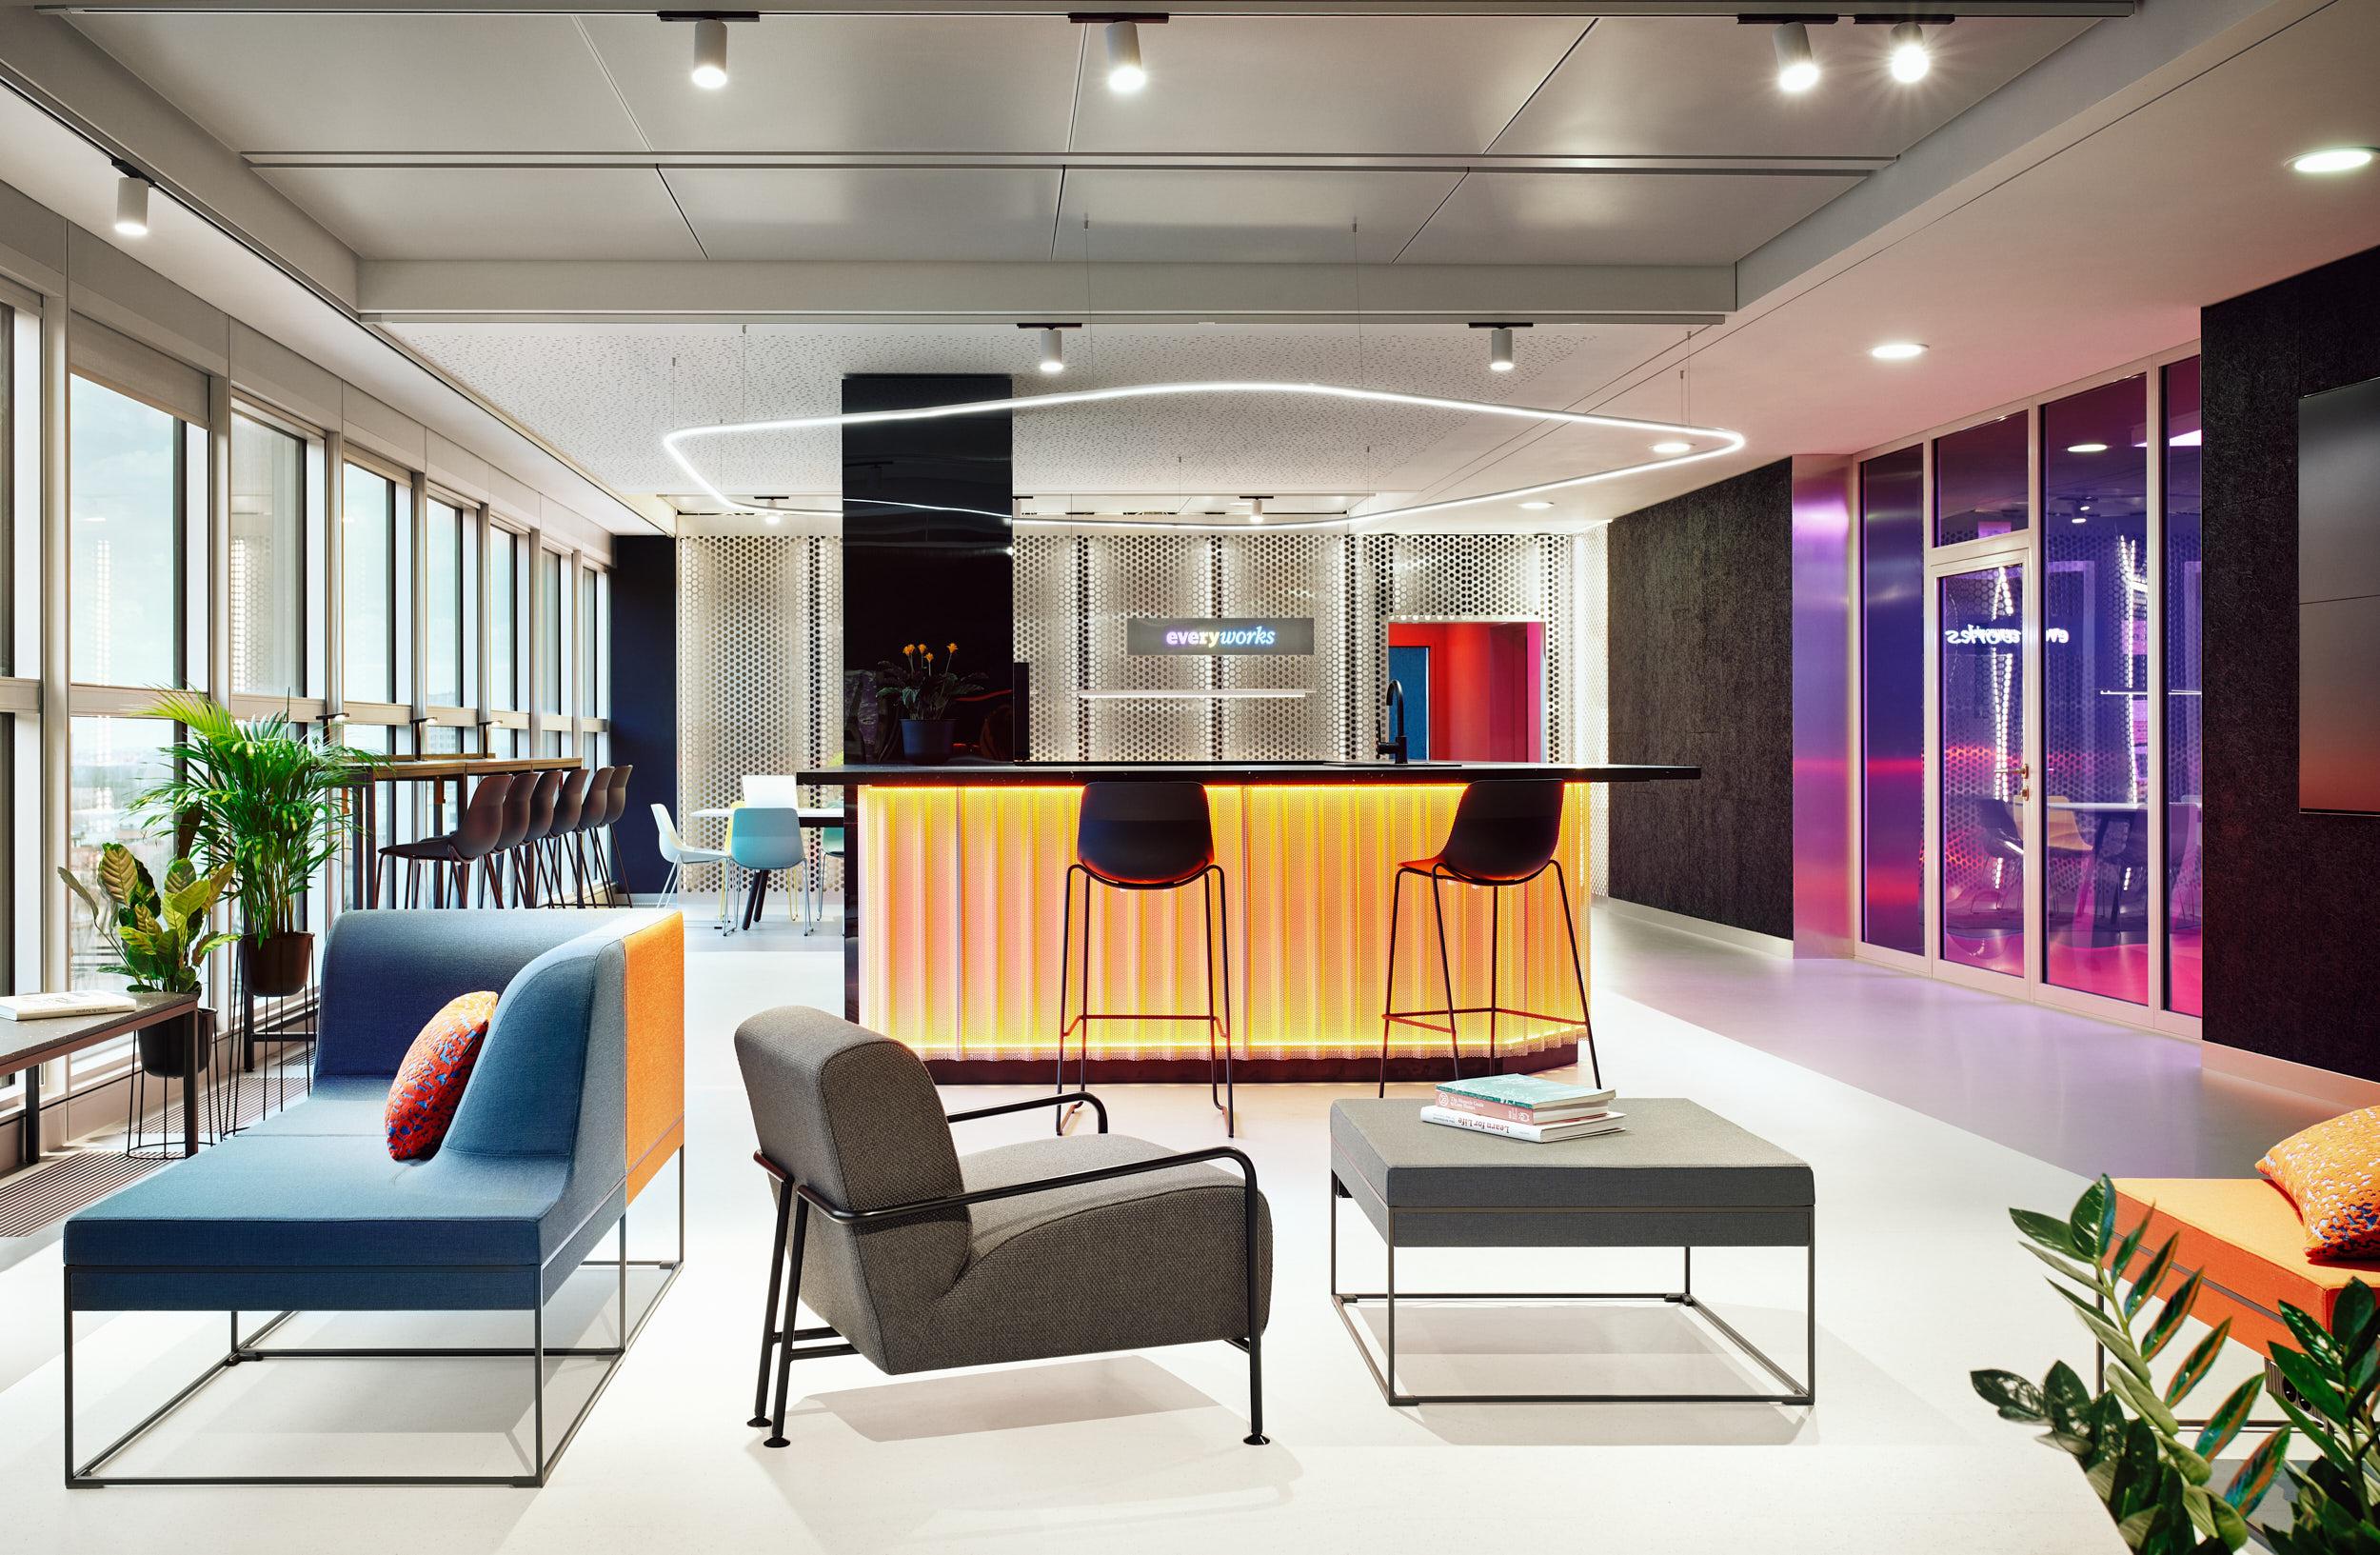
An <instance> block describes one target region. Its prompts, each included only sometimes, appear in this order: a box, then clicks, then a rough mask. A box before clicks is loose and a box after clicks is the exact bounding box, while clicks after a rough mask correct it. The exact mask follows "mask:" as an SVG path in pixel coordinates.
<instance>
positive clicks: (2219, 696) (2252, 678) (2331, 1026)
mask: <svg viewBox="0 0 2380 1555" xmlns="http://www.w3.org/2000/svg"><path fill="white" fill-rule="evenodd" d="M2200 335H2201V340H2202V343H2203V350H2202V357H2201V360H2202V364H2203V373H2204V384H2205V389H2204V395H2205V417H2206V454H2205V466H2204V479H2205V483H2206V485H2205V491H2206V554H2207V558H2208V565H2207V575H2206V774H2207V797H2206V803H2207V807H2206V826H2207V841H2206V886H2207V897H2206V915H2207V966H2206V1016H2205V1033H2206V1037H2207V1040H2208V1041H2210V1042H2218V1043H2222V1044H2224V1045H2226V1046H2228V1047H2244V1048H2248V1049H2251V1050H2252V1051H2255V1052H2260V1053H2266V1054H2270V1055H2271V1056H2272V1057H2275V1058H2285V1059H2291V1060H2293V1061H2295V1062H2297V1063H2300V1064H2311V1065H2314V1066H2316V1067H2321V1068H2326V1069H2338V1070H2343V1071H2345V1072H2347V1073H2349V1074H2354V1075H2360V1076H2362V1077H2364V1078H2366V1079H2380V954H2375V953H2374V943H2375V930H2374V927H2373V924H2374V919H2373V908H2374V904H2375V902H2380V817H2350V816H2328V815H2304V814H2300V813H2299V812H2298V808H2297V402H2298V400H2299V398H2301V397H2302V396H2304V395H2307V394H2311V393H2316V392H2319V391H2320V390H2323V389H2337V388H2340V387H2341V386H2343V385H2347V384H2351V383H2356V382H2360V381H2361V380H2363V379H2366V378H2371V377H2375V376H2380V249H2370V250H2368V251H2367V252H2364V253H2361V254H2356V255H2354V256H2352V257H2350V258H2347V259H2343V260H2340V261H2339V262H2337V263H2336V264H2333V265H2327V266H2325V267H2323V268H2322V269H2316V270H2310V271H2308V272H2307V273H2305V274H2303V275H2298V276H2293V277H2291V279H2289V280H2287V281H2282V282H2278V283H2276V284H2274V285H2272V286H2269V287H2266V288H2264V289H2261V290H2257V291H2251V292H2249V293H2248V294H2247V295H2246V296H2242V297H2234V298H2232V299H2231V301H2229V302H2225V303H2219V304H2217V305H2215V306H2214V307H2212V308H2209V309H2205V311H2204V313H2203V315H2202V316H2201V320H2200ZM2373 432H2374V435H2380V427H2376V428H2374V429H2373Z"/></svg>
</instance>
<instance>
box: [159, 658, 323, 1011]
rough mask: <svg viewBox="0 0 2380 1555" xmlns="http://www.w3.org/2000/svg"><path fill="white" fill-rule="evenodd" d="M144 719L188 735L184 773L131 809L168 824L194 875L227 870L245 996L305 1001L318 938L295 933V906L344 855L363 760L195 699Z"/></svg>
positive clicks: (270, 721) (271, 721)
mask: <svg viewBox="0 0 2380 1555" xmlns="http://www.w3.org/2000/svg"><path fill="white" fill-rule="evenodd" d="M148 711H149V713H150V714H151V715H153V716H155V717H160V718H170V719H172V720H173V721H174V722H175V723H177V724H180V725H181V726H182V727H183V728H184V729H185V730H186V731H187V732H186V733H185V735H184V738H183V740H182V742H181V743H180V744H178V745H176V746H174V747H173V748H172V749H171V750H170V751H169V752H168V753H169V755H171V756H172V757H173V758H174V759H175V765H176V768H177V770H178V773H179V775H178V776H175V777H173V778H169V779H167V780H166V781H164V782H161V783H157V784H154V785H152V786H151V787H149V788H148V789H147V790H146V791H145V792H143V793H142V794H141V796H140V797H139V798H138V799H136V800H135V801H133V808H134V809H136V810H145V811H148V812H149V813H151V814H155V815H158V816H160V817H162V818H165V819H167V820H168V821H169V822H170V824H171V825H172V826H173V827H175V829H176V831H177V834H179V835H182V836H185V837H187V839H188V841H187V851H188V853H189V855H190V857H191V858H192V859H193V860H195V861H196V864H197V866H198V867H200V868H203V869H208V870H224V869H228V870H229V871H230V877H231V880H232V887H231V889H232V894H233V895H234V897H235V898H236V899H237V900H238V902H239V904H240V929H241V947H240V949H241V956H242V964H243V970H244V971H245V972H246V974H247V979H248V987H249V988H250V989H251V990H253V991H254V992H256V993H258V994H262V995H266V996H268V997H272V998H281V997H286V996H287V995H289V994H292V993H296V992H299V991H300V990H302V989H303V988H304V987H306V986H307V982H308V981H309V980H310V978H311V975H312V971H313V963H314V936H313V935H312V934H310V933H307V932H306V931H305V930H303V929H301V928H300V927H298V922H299V921H298V899H299V898H300V897H301V896H302V895H303V894H304V893H305V891H306V889H307V886H308V885H309V884H310V883H311V882H312V880H313V878H314V874H315V872H316V871H317V870H319V869H321V868H322V867H323V866H324V865H325V864H327V862H329V860H330V859H331V857H332V856H333V855H334V854H335V853H336V852H337V851H338V847H339V834H340V827H341V824H342V821H343V820H344V799H345V794H346V790H347V787H349V786H350V785H351V784H352V783H353V782H354V776H355V768H356V767H357V765H358V764H359V762H360V761H361V760H362V759H363V758H362V757H361V755H360V754H359V753H358V752H356V751H353V750H349V749H347V748H345V747H344V746H336V745H331V744H329V743H328V742H327V741H325V742H317V741H314V740H311V739H309V738H307V735H306V734H305V733H304V732H303V731H302V730H300V729H299V728H297V727H296V726H295V725H293V724H291V723H290V722H289V720H288V717H287V716H286V715H284V714H282V713H277V712H276V713H268V714H267V715H265V716H264V717H262V718H250V719H245V720H244V719H239V718H234V717H233V716H232V715H231V713H230V712H229V711H228V709H226V708H224V707H223V706H222V704H220V703H218V702H216V701H215V700H214V699H213V698H211V697H208V696H206V695H203V694H202V693H200V692H197V691H168V692H166V693H164V694H163V695H161V696H159V697H158V699H157V701H156V704H155V706H153V707H151V708H149V709H148Z"/></svg>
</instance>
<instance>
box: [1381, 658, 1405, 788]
mask: <svg viewBox="0 0 2380 1555" xmlns="http://www.w3.org/2000/svg"><path fill="white" fill-rule="evenodd" d="M1383 718H1384V720H1387V721H1393V725H1394V727H1395V728H1396V730H1397V733H1396V736H1395V738H1393V739H1387V740H1382V741H1381V742H1380V743H1379V745H1378V748H1376V750H1375V754H1378V755H1382V756H1386V757H1387V758H1388V759H1389V760H1390V761H1393V762H1395V763H1396V764H1397V765H1398V766H1399V767H1402V766H1404V765H1405V750H1406V745H1405V688H1404V685H1403V683H1401V682H1399V681H1398V680H1396V679H1394V678H1392V679H1391V680H1390V681H1389V683H1388V700H1387V710H1386V712H1385V713H1384V714H1383Z"/></svg>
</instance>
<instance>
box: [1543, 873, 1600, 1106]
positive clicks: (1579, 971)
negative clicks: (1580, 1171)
mask: <svg viewBox="0 0 2380 1555" xmlns="http://www.w3.org/2000/svg"><path fill="white" fill-rule="evenodd" d="M1554 885H1555V887H1556V888H1557V890H1559V891H1560V892H1561V893H1562V927H1564V928H1566V929H1568V930H1569V931H1570V975H1571V977H1572V978H1573V979H1574V980H1575V981H1576V982H1577V985H1578V1027H1579V1029H1580V1030H1582V1031H1584V1032H1585V1033H1586V1036H1587V1072H1588V1073H1589V1074H1591V1075H1593V1076H1594V1077H1595V1088H1596V1089H1597V1090H1601V1089H1602V1088H1603V1063H1602V1060H1601V1059H1599V1058H1597V1056H1596V1051H1595V1016H1594V1014H1593V1013H1592V1012H1591V1011H1590V1010H1589V1009H1588V1007H1587V973H1586V968H1585V967H1584V966H1583V965H1581V963H1580V962H1579V960H1578V920H1577V919H1576V918H1573V917H1572V916H1571V915H1570V881H1569V880H1568V879H1567V878H1566V877H1565V876H1564V875H1563V873H1562V864H1561V860H1559V859H1556V860H1555V861H1554Z"/></svg>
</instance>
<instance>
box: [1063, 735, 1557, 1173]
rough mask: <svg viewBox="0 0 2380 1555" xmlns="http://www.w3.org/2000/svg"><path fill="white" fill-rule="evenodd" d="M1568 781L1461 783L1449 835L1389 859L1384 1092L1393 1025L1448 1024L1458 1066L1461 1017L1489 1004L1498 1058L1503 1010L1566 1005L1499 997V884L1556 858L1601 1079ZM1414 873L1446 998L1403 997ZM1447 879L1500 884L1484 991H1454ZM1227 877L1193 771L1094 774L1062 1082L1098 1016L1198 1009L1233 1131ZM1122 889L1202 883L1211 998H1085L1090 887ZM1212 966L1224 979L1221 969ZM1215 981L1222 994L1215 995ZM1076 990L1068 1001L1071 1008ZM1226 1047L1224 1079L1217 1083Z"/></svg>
mask: <svg viewBox="0 0 2380 1555" xmlns="http://www.w3.org/2000/svg"><path fill="white" fill-rule="evenodd" d="M1562 798H1563V785H1562V784H1561V782H1560V781H1559V780H1558V779H1554V778H1516V779H1510V780H1497V781H1493V782H1485V783H1474V784H1469V785H1467V786H1465V787H1464V788H1463V792H1462V799H1461V801H1460V802H1459V803H1458V805H1457V806H1456V807H1455V819H1454V823H1453V825H1452V826H1450V827H1448V828H1447V833H1446V841H1445V843H1444V844H1443V845H1442V846H1441V847H1439V848H1438V851H1437V852H1436V853H1433V854H1431V855H1430V856H1429V857H1427V858H1420V859H1406V860H1404V861H1402V862H1400V863H1399V864H1398V866H1397V875H1396V884H1395V885H1394V886H1393V887H1391V888H1390V893H1389V909H1388V987H1387V990H1386V992H1385V993H1383V994H1382V996H1381V999H1380V1071H1379V1082H1378V1093H1379V1094H1380V1095H1383V1096H1385V1095H1386V1094H1387V1093H1388V1040H1389V1031H1390V1027H1394V1026H1398V1025H1404V1026H1418V1027H1424V1028H1426V1029H1429V1030H1432V1031H1443V1032H1444V1033H1445V1034H1446V1056H1447V1059H1448V1061H1449V1063H1450V1064H1451V1065H1452V1066H1453V1067H1454V1072H1455V1078H1456V1079H1458V1080H1459V1079H1461V1078H1462V1050H1461V1046H1460V1027H1461V1019H1460V1018H1461V1017H1462V1016H1465V1015H1484V1016H1486V1017H1487V1027H1488V1054H1487V1056H1488V1065H1489V1068H1490V1071H1491V1072H1493V1071H1494V1069H1495V1068H1496V1067H1497V1063H1498V1058H1497V1022H1498V1021H1499V1019H1501V1018H1505V1017H1510V1018H1513V1019H1517V1020H1531V1021H1557V1020H1563V1019H1566V1018H1567V1017H1564V1016H1559V1015H1550V1014H1546V1013H1544V1012H1542V1011H1538V1010H1529V1009H1521V1008H1518V1007H1513V1006H1508V1005H1505V1004H1503V1003H1502V1002H1501V1000H1500V997H1499V991H1500V990H1499V987H1498V982H1497V979H1498V974H1499V972H1500V969H1501V968H1500V967H1499V966H1498V960H1499V958H1498V956H1497V950H1498V949H1499V948H1500V941H1501V938H1502V931H1503V893H1504V892H1505V891H1508V890H1514V889H1517V888H1518V887H1522V886H1526V885H1528V884H1529V883H1530V882H1531V881H1534V880H1536V879H1537V877H1538V876H1539V875H1541V874H1544V873H1546V872H1547V871H1549V870H1550V871H1552V873H1553V876H1554V884H1555V887H1556V888H1557V890H1559V891H1560V893H1561V904H1562V927H1564V928H1565V929H1567V930H1568V931H1569V934H1570V969H1571V976H1572V978H1573V979H1574V980H1575V982H1576V983H1577V988H1578V1026H1579V1030H1580V1033H1581V1035H1582V1036H1583V1037H1584V1038H1585V1040H1586V1048H1587V1065H1588V1068H1589V1072H1591V1073H1592V1074H1593V1075H1594V1077H1595V1083H1596V1085H1597V1086H1598V1087H1600V1086H1601V1085H1602V1084H1603V1066H1602V1062H1601V1060H1600V1059H1599V1057H1598V1056H1597V1053H1596V1048H1595V1024H1594V1021H1593V1019H1592V1018H1591V1017H1590V1015H1589V1013H1588V1008H1587V979H1586V973H1585V970H1584V968H1583V967H1581V965H1580V962H1579V957H1578V927H1577V920H1575V919H1574V918H1573V917H1572V916H1571V910H1570V882H1569V880H1568V878H1567V877H1566V876H1565V874H1564V872H1563V870H1562V866H1561V861H1560V860H1559V859H1558V858H1557V857H1556V856H1555V855H1556V853H1557V852H1558V851H1559V849H1560V846H1561V829H1562ZM1078 874H1080V875H1081V877H1082V882H1083V885H1082V973H1081V993H1080V996H1079V998H1074V999H1072V1000H1071V1001H1070V997H1069V995H1070V993H1071V992H1072V990H1071V989H1070V987H1069V984H1070V983H1071V982H1072V981H1073V977H1072V973H1073V956H1074V898H1075V889H1074V887H1075V877H1076V876H1077V875H1078ZM1408 877H1412V878H1416V879H1420V880H1426V881H1428V882H1429V883H1430V905H1431V908H1432V916H1433V917H1434V919H1435V921H1436V925H1437V928H1438V974H1439V977H1440V979H1441V982H1440V987H1442V988H1443V989H1444V990H1445V995H1446V1002H1445V1004H1444V1005H1443V1006H1438V1007H1429V1008H1421V1009H1398V1008H1396V1007H1395V1001H1396V990H1397V927H1398V918H1399V916H1400V914H1401V912H1402V908H1403V905H1404V887H1405V881H1406V879H1407V878H1408ZM1449 882H1452V883H1454V884H1456V885H1460V886H1471V887H1480V888H1484V889H1486V890H1488V891H1490V892H1492V893H1494V894H1493V895H1492V896H1491V897H1490V899H1489V908H1488V947H1489V949H1488V955H1489V961H1488V995H1487V1003H1486V1004H1484V1005H1463V1006H1458V1005H1456V1003H1455V973H1454V962H1453V958H1452V956H1451V954H1450V953H1449V951H1448V949H1447V945H1446V906H1445V898H1444V895H1443V892H1442V890H1441V887H1443V886H1445V885H1446V884H1447V883H1449ZM1230 884H1231V883H1230V880H1229V878H1228V876H1227V875H1226V874H1225V873H1224V870H1223V867H1222V866H1220V864H1217V863H1216V862H1215V831H1214V823H1213V821H1212V819H1211V817H1210V816H1209V815H1208V813H1207V806H1206V789H1205V787H1203V786H1201V785H1200V784H1197V783H1187V782H1160V783H1093V784H1089V785H1086V786H1085V787H1084V788H1083V790H1082V811H1081V820H1080V821H1079V823H1078V824H1077V827H1076V831H1075V858H1074V862H1073V863H1072V864H1070V865H1068V866H1067V867H1066V907H1065V916H1064V919H1063V925H1064V927H1063V929H1062V931H1061V932H1062V935H1063V938H1062V941H1061V949H1060V956H1059V995H1058V1090H1059V1093H1060V1094H1061V1095H1062V1094H1064V1092H1065V1089H1066V1044H1067V1042H1068V1041H1069V1040H1073V1041H1075V1042H1076V1043H1078V1044H1079V1049H1078V1050H1079V1054H1080V1057H1079V1061H1078V1067H1077V1076H1078V1079H1077V1084H1078V1088H1080V1089H1082V1090H1086V1091H1087V1090H1088V1089H1089V1088H1090V1063H1091V1050H1090V1049H1091V1038H1090V1027H1091V1023H1092V1022H1094V1021H1179V1022H1184V1023H1189V1022H1202V1023H1204V1025H1205V1026H1206V1028H1207V1048H1206V1052H1207V1059H1206V1063H1207V1096H1208V1100H1209V1101H1211V1102H1212V1103H1213V1104H1214V1106H1215V1107H1216V1110H1218V1111H1220V1112H1221V1113H1222V1114H1223V1131H1224V1134H1225V1135H1226V1136H1227V1137H1228V1136H1231V1135H1235V1134H1237V1132H1238V1131H1239V1130H1238V1114H1237V1109H1236V1107H1235V1106H1234V1099H1233V1094H1232V1083H1231V1049H1232V1035H1231V952H1230V941H1231V892H1230ZM1097 886H1103V887H1108V888H1110V889H1112V890H1119V891H1127V892H1132V891H1168V890H1180V889H1183V888H1185V887H1191V886H1197V887H1200V892H1201V906H1202V907H1203V908H1204V911H1203V913H1202V918H1203V921H1204V926H1205V929H1206V1008H1205V1009H1203V1010H1176V1011H1168V1012H1153V1011H1138V1010H1136V1011H1118V1010H1094V1009H1092V1008H1091V1007H1090V1002H1091V959H1092V944H1093V929H1094V927H1096V925H1097V922H1098V917H1097V914H1096V913H1095V912H1094V910H1093V906H1092V896H1091V892H1092V887H1097ZM1219 971H1220V979H1219V975H1218V974H1219ZM1219 980H1220V984H1221V987H1222V1002H1221V1004H1220V1006H1219V1005H1218V1004H1217V1003H1216V986H1217V983H1218V982H1219ZM1070 1003H1071V1004H1072V1005H1073V1006H1074V1007H1075V1012H1074V1014H1073V1015H1072V1016H1071V1018H1070V1017H1069V1015H1068V1013H1067V1011H1068V1008H1069V1005H1070ZM1219 1049H1220V1074H1221V1090H1220V1095H1219V1094H1218V1092H1217V1086H1216V1080H1217V1065H1218V1055H1219ZM1073 1110H1074V1108H1073V1107H1065V1108H1061V1110H1060V1112H1059V1114H1058V1119H1057V1126H1058V1128H1059V1129H1060V1130H1061V1131H1062V1130H1063V1129H1064V1127H1065V1126H1066V1121H1067V1119H1068V1118H1069V1117H1070V1116H1071V1115H1072V1113H1073Z"/></svg>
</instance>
